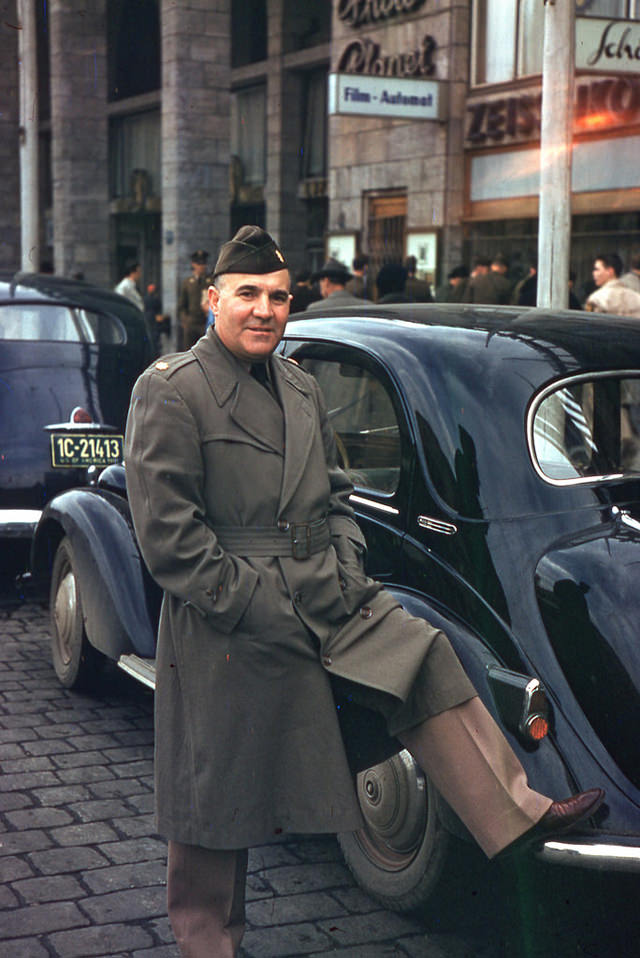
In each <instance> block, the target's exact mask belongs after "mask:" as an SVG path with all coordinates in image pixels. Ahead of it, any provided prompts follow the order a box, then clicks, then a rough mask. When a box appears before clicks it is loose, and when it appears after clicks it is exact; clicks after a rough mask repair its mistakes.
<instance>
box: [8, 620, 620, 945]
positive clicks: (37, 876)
mask: <svg viewBox="0 0 640 958" xmlns="http://www.w3.org/2000/svg"><path fill="white" fill-rule="evenodd" d="M152 712H153V698H152V695H151V693H149V692H147V691H145V690H144V689H143V688H141V687H140V686H138V685H137V684H135V683H134V682H132V681H131V680H130V679H128V678H126V677H125V676H124V675H120V673H117V671H116V670H114V673H113V674H108V675H107V676H105V680H104V682H103V683H102V685H101V688H100V692H99V693H96V694H94V695H81V694H78V693H74V692H69V691H66V690H64V689H62V688H61V687H60V685H59V684H58V682H57V680H56V678H55V675H54V673H53V669H52V667H51V665H50V655H49V635H48V616H47V613H46V612H45V611H44V610H42V609H41V608H40V607H39V606H37V605H35V604H29V605H26V606H24V607H23V608H21V609H19V610H16V611H14V612H13V613H12V614H11V615H10V616H9V617H6V615H5V614H4V613H2V612H0V768H1V773H0V955H2V956H3V958H4V956H6V958H41V956H42V958H44V956H50V958H51V956H52V958H89V956H111V958H124V956H132V958H143V956H154V958H177V955H178V952H177V949H176V946H175V944H174V942H173V937H172V934H171V929H170V927H169V923H168V920H167V917H166V909H165V885H164V882H165V863H166V846H165V843H164V841H163V840H162V839H161V838H160V837H159V836H158V835H156V834H155V833H154V827H153V817H152V808H153V776H152V752H153V728H152ZM628 878H629V876H624V879H623V881H627V879H628ZM634 879H635V876H634ZM554 880H555V881H556V885H557V887H558V888H559V889H562V891H561V896H563V901H564V909H563V908H562V907H560V909H559V910H558V908H557V907H556V909H555V912H554V911H553V906H551V911H549V907H550V906H549V905H545V903H544V896H542V898H541V895H540V893H539V892H540V887H541V886H542V885H545V886H546V884H547V882H548V876H546V874H544V875H543V876H542V877H540V876H539V875H538V876H536V873H535V872H531V871H527V872H526V873H524V874H516V873H509V872H506V873H505V872H504V871H501V870H499V869H497V868H496V866H490V865H484V864H483V865H482V866H480V867H479V869H478V871H477V873H475V875H474V873H473V869H472V872H471V877H470V875H469V874H466V875H465V880H464V881H461V882H460V884H459V885H456V886H455V888H454V890H453V893H452V895H451V898H450V902H449V905H448V907H447V908H443V909H441V910H440V911H435V912H434V913H433V914H431V915H430V916H428V917H426V916H424V915H423V916H419V917H409V916H401V915H395V914H392V913H390V912H387V911H384V910H381V909H380V907H379V906H378V905H377V904H376V903H375V902H373V901H372V900H371V899H370V898H368V897H367V896H366V895H365V894H364V893H363V892H362V891H360V890H359V889H358V888H357V887H356V886H355V885H354V882H353V881H352V879H351V877H350V875H349V873H348V872H347V870H346V868H345V866H344V864H343V863H342V860H341V857H340V853H339V850H338V847H337V844H336V842H335V840H334V839H333V838H325V837H321V838H305V839H298V840H290V841H287V842H283V843H281V844H278V845H271V846H265V847H262V848H258V849H254V850H252V852H251V855H250V863H249V877H248V888H247V891H248V894H247V919H248V924H247V932H246V935H245V939H244V942H243V952H242V954H243V955H244V956H245V958H284V956H287V955H291V956H302V955H308V956H311V958H314V956H317V958H319V956H325V955H340V956H342V958H383V956H384V958H390V956H405V958H406V956H409V958H412V956H413V958H474V956H479V958H511V956H514V955H516V954H520V953H522V954H523V955H526V956H527V958H532V956H534V955H535V956H540V958H542V956H547V955H548V956H551V958H556V956H564V955H567V956H574V955H585V956H586V955H593V956H598V958H603V956H605V955H611V956H612V958H613V956H614V955H615V956H616V958H622V956H624V955H625V954H635V951H634V950H631V951H626V950H625V949H626V943H628V942H630V941H631V940H632V939H631V938H630V936H629V932H630V931H631V909H630V910H629V919H628V923H627V919H626V918H625V917H624V915H623V917H622V919H621V918H620V901H621V900H622V901H624V900H628V898H629V895H630V894H632V889H633V888H635V891H636V892H637V890H638V886H637V884H636V885H635V886H632V885H631V884H630V883H627V884H624V885H616V886H615V887H614V888H612V889H611V890H609V891H608V894H609V895H610V897H611V907H614V908H617V912H616V919H615V921H613V920H611V921H608V920H607V921H606V922H601V924H602V927H603V928H605V927H606V932H605V931H603V932H602V936H601V938H602V940H601V941H600V943H599V939H598V938H597V935H598V934H600V927H598V928H596V931H595V933H596V939H595V944H594V941H593V928H592V929H591V933H590V936H589V938H588V940H587V943H586V944H584V943H581V942H580V941H579V940H578V939H579V936H580V933H581V931H583V930H584V926H585V915H584V911H585V909H584V908H583V909H582V911H581V910H580V905H579V899H580V898H581V897H583V896H584V894H585V892H584V887H583V888H582V891H581V892H578V891H575V890H573V888H572V886H571V885H569V886H568V888H569V893H568V892H567V886H566V885H562V884H558V882H559V881H560V879H558V878H557V877H556V878H554V879H552V880H551V882H552V884H553V881H554ZM536 883H537V885H538V890H537V892H536V890H535V889H534V888H532V886H533V885H535V884H536ZM587 893H588V894H589V893H590V894H593V895H598V896H599V907H600V908H601V909H607V908H608V907H609V906H608V905H607V901H606V898H605V903H604V905H603V904H602V894H601V893H602V887H601V886H600V885H598V886H597V887H596V886H591V890H590V892H589V890H588V892H587ZM620 896H623V897H622V899H621V898H620ZM636 900H637V899H636ZM614 901H615V902H616V904H615V905H614V904H613V903H614ZM541 902H542V903H541ZM545 908H546V909H547V910H546V912H545ZM593 913H594V909H593V908H589V914H590V915H593ZM602 914H603V915H605V914H607V912H606V910H605V911H603V912H602ZM505 916H506V917H505ZM549 923H550V927H549V928H547V930H546V932H545V934H541V929H544V927H545V926H546V925H547V924H549ZM612 933H613V939H612V937H611V936H612ZM605 938H606V940H607V941H609V942H610V941H612V940H613V945H612V946H611V947H612V948H614V949H615V950H611V951H608V950H607V947H608V946H607V947H605V946H604V945H603V942H604V941H605ZM541 942H542V944H541ZM616 942H617V944H616ZM593 948H595V949H596V950H590V949H593ZM212 958H215V956H212Z"/></svg>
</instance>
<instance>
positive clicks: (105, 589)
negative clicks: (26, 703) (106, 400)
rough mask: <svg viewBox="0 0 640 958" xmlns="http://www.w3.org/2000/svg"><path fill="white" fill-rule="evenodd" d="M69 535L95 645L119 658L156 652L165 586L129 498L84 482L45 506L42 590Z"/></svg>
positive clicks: (39, 571) (39, 547)
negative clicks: (139, 537) (156, 576)
mask: <svg viewBox="0 0 640 958" xmlns="http://www.w3.org/2000/svg"><path fill="white" fill-rule="evenodd" d="M65 536H66V537H67V538H68V539H69V540H70V542H71V546H72V549H73V553H74V556H75V559H76V568H75V569H74V572H75V575H76V578H77V582H78V586H79V589H80V595H81V597H82V609H83V615H84V620H85V631H86V634H87V638H88V640H89V642H90V643H91V645H93V646H94V647H95V648H96V649H98V651H100V652H102V653H103V654H104V655H106V656H107V657H109V658H111V659H114V660H117V659H118V658H119V657H120V655H123V654H127V653H131V652H136V653H137V654H138V655H140V656H143V657H145V658H153V657H155V645H156V623H157V617H158V612H159V606H160V598H161V595H160V589H159V588H158V587H157V586H155V585H154V583H153V582H152V580H151V579H150V576H149V574H148V572H147V570H146V568H145V566H144V563H143V560H142V557H141V555H140V550H139V548H138V544H137V542H136V539H135V534H134V531H133V527H132V524H131V519H130V516H129V512H128V505H127V503H126V501H125V500H124V499H123V498H122V497H121V496H118V495H116V494H114V493H113V492H110V491H108V490H102V489H94V488H81V489H71V490H69V491H67V492H64V493H62V494H61V495H59V496H56V498H54V499H53V500H52V501H51V502H50V503H49V504H48V505H47V506H46V507H45V509H44V511H43V513H42V516H41V518H40V521H39V523H38V526H37V528H36V531H35V534H34V539H33V544H32V550H31V570H32V575H33V578H34V582H35V583H36V584H37V587H38V588H39V591H40V592H41V593H43V592H44V590H45V587H47V584H48V583H49V582H50V578H51V568H52V564H53V558H54V555H55V552H56V549H57V547H58V545H59V543H60V541H61V540H62V538H63V537H65Z"/></svg>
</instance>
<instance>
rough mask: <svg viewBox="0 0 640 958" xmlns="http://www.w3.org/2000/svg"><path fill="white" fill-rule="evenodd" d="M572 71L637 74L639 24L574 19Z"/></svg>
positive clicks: (639, 71)
mask: <svg viewBox="0 0 640 958" xmlns="http://www.w3.org/2000/svg"><path fill="white" fill-rule="evenodd" d="M576 70H602V71H604V72H607V73H611V72H612V71H615V72H622V73H640V23H638V21H637V20H600V19H596V18H592V17H578V18H576Z"/></svg>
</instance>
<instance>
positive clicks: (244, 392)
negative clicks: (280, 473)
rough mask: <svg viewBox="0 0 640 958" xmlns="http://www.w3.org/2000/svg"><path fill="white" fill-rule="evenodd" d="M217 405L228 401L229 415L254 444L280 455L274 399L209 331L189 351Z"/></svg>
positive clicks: (279, 424)
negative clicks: (193, 356) (198, 365)
mask: <svg viewBox="0 0 640 958" xmlns="http://www.w3.org/2000/svg"><path fill="white" fill-rule="evenodd" d="M192 352H193V354H194V355H195V357H196V359H197V360H198V363H199V364H200V368H201V369H202V371H203V373H204V376H205V379H206V380H207V383H208V384H209V388H210V389H211V392H212V393H213V395H214V397H215V400H216V402H217V403H218V405H219V406H223V405H224V404H225V403H226V402H230V407H229V416H230V418H231V419H232V420H233V422H234V423H235V424H236V426H238V427H239V428H240V429H242V431H243V432H245V433H247V435H248V436H250V437H251V439H252V441H253V442H255V443H256V444H257V445H259V446H261V447H263V448H267V449H270V450H271V451H273V452H277V453H278V455H280V456H281V455H282V454H283V450H282V412H281V410H280V409H279V407H278V404H277V402H276V400H275V399H274V398H273V396H270V395H269V393H268V392H267V391H266V390H265V389H264V387H263V386H260V385H259V383H257V382H256V381H255V379H253V378H252V377H251V375H250V374H249V372H248V371H247V370H246V369H245V368H244V366H243V365H242V363H240V362H238V361H237V360H236V359H235V358H234V357H233V356H232V355H231V354H230V353H229V352H228V350H226V349H225V348H224V346H222V344H221V343H220V341H219V339H218V338H217V336H216V335H215V334H214V333H213V332H210V333H208V335H207V336H204V337H203V338H202V339H199V340H198V342H197V343H196V345H195V346H194V347H193V349H192Z"/></svg>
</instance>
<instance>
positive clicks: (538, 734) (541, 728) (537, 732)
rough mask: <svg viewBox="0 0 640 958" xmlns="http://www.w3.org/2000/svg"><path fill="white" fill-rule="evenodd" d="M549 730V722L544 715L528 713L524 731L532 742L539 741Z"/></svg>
mask: <svg viewBox="0 0 640 958" xmlns="http://www.w3.org/2000/svg"><path fill="white" fill-rule="evenodd" d="M548 731H549V722H548V720H547V719H546V718H545V717H544V715H539V714H536V715H530V716H529V718H528V719H527V721H526V722H525V723H524V733H525V735H527V736H528V737H529V738H530V739H533V741H534V742H539V741H541V739H543V738H544V737H545V735H546V734H547V733H548Z"/></svg>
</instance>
